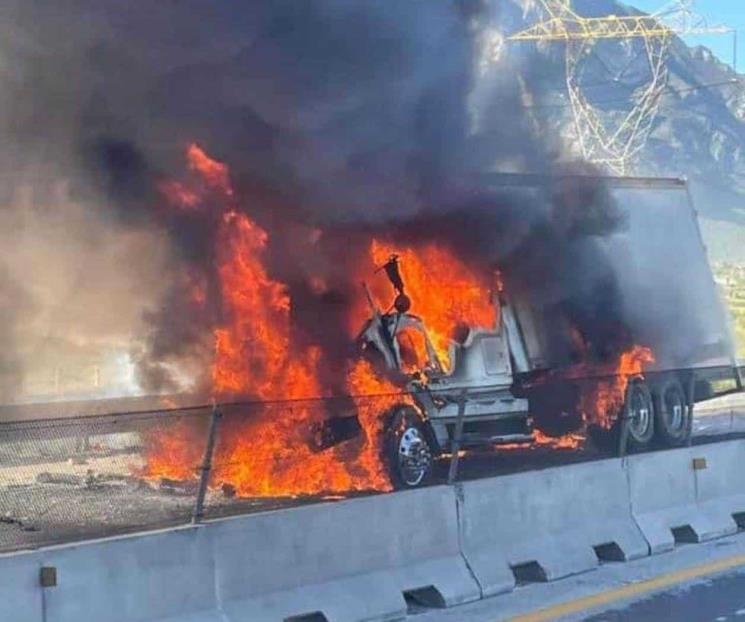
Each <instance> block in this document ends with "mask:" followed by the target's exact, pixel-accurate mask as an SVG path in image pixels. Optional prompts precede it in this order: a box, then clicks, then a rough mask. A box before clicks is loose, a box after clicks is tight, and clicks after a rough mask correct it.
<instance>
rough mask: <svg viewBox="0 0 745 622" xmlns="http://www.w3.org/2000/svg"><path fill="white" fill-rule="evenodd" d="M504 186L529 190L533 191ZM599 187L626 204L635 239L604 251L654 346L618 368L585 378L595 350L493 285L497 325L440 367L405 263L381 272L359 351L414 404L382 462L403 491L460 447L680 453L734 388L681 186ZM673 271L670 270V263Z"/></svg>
mask: <svg viewBox="0 0 745 622" xmlns="http://www.w3.org/2000/svg"><path fill="white" fill-rule="evenodd" d="M499 182H500V183H502V184H504V183H508V184H515V183H519V184H521V185H525V184H526V179H525V178H521V179H519V180H518V179H516V178H510V177H509V176H507V177H505V176H502V177H501V178H500V180H499ZM528 183H529V184H532V185H535V184H536V183H539V180H537V179H535V178H533V179H530V180H529V182H528ZM602 183H604V184H608V185H610V186H611V187H612V191H613V192H615V193H616V194H617V195H625V196H619V197H618V199H619V200H620V202H621V204H622V205H626V206H627V207H626V209H627V225H628V226H627V227H625V228H624V230H623V231H622V232H621V233H619V234H617V235H614V236H609V238H608V239H607V240H604V241H603V248H602V250H603V251H604V252H605V253H606V255H607V256H609V257H611V258H612V262H611V263H612V266H614V267H615V268H614V269H616V270H618V275H617V279H616V282H617V283H620V287H621V288H622V289H623V292H622V295H621V298H622V300H624V304H626V305H628V306H629V309H628V312H626V313H624V316H625V317H626V318H627V322H628V323H629V326H628V328H627V330H628V332H629V333H631V334H632V335H633V336H634V338H635V339H636V340H639V342H640V343H643V344H649V345H639V344H638V343H632V344H631V345H629V346H628V347H627V349H626V350H625V351H623V352H622V353H621V355H620V357H619V358H618V359H617V360H616V359H613V362H612V364H611V365H607V364H606V365H603V364H602V363H601V362H599V361H598V362H595V363H594V364H588V362H587V361H588V356H587V354H588V348H589V347H590V344H588V343H587V342H586V337H585V336H583V335H581V334H579V332H578V330H577V328H576V326H574V325H573V324H572V322H571V318H570V317H569V314H567V313H562V312H561V311H560V310H558V309H556V308H553V309H552V308H551V305H547V304H545V302H544V304H541V301H537V300H535V299H533V300H531V299H530V298H529V297H527V296H526V297H521V294H524V292H520V291H519V290H518V291H516V292H508V291H505V287H504V284H503V282H502V279H501V276H500V274H499V273H496V272H495V273H494V274H493V281H492V283H491V287H490V289H489V291H488V293H487V292H485V295H486V296H488V297H489V304H490V305H491V306H492V308H493V315H492V316H491V317H490V318H489V319H490V323H489V324H488V325H487V324H485V323H484V324H481V325H479V324H471V325H468V324H460V325H458V326H454V327H453V329H454V330H453V332H452V334H451V338H450V339H449V340H448V343H447V351H446V353H445V352H444V348H443V347H442V345H440V347H438V344H436V343H435V341H436V340H435V339H433V336H432V335H431V334H430V332H429V331H428V327H427V323H426V318H422V317H419V316H417V315H416V314H414V313H412V311H411V310H412V306H416V300H415V299H414V300H412V299H411V298H410V297H409V296H408V295H407V291H406V281H405V278H404V274H405V262H404V265H402V259H401V257H400V256H399V255H397V254H395V253H394V254H391V255H390V256H389V257H388V258H387V260H386V261H385V263H384V264H383V265H381V266H380V267H379V268H378V270H377V271H376V272H377V273H384V274H385V275H386V276H387V280H388V281H389V283H390V285H391V286H392V289H393V293H392V297H393V302H392V303H391V304H390V306H388V307H387V308H384V307H381V302H380V301H379V300H377V299H376V298H375V296H374V295H373V293H372V292H371V289H370V287H369V285H368V284H367V283H365V284H364V291H365V295H366V299H367V303H368V306H369V318H368V319H367V320H366V321H365V322H364V325H363V327H362V329H361V331H360V333H359V335H358V338H357V344H358V348H359V351H360V352H361V354H362V356H364V357H365V358H366V359H367V360H368V361H369V362H370V363H371V365H372V367H373V368H374V369H375V370H376V371H377V373H379V374H381V375H382V376H385V377H387V378H388V379H391V380H393V382H395V383H396V384H397V385H398V386H399V387H400V388H401V389H402V390H404V391H405V396H406V397H405V399H401V400H400V401H398V402H397V403H395V404H394V405H392V406H391V408H390V410H389V411H388V413H387V415H386V428H385V430H386V432H385V434H386V438H385V441H384V444H383V447H384V459H385V461H386V464H387V466H388V469H389V473H390V477H391V479H392V481H393V483H394V485H395V486H397V487H402V488H410V487H415V486H419V485H422V484H423V483H425V482H426V481H427V479H428V478H429V476H430V474H431V471H432V465H433V462H434V460H435V459H436V458H437V457H438V456H439V455H441V454H443V453H450V452H453V451H458V449H459V448H460V447H464V448H468V447H478V446H500V445H509V446H514V445H516V444H530V443H533V442H535V440H536V434H538V435H540V436H541V437H542V438H545V437H546V435H549V436H559V435H565V434H569V433H572V432H576V431H578V430H580V429H581V428H582V427H583V426H588V429H589V432H590V434H591V436H592V437H593V439H594V440H595V442H596V444H598V445H599V446H601V447H602V448H603V449H606V450H615V449H617V448H618V446H619V444H620V443H621V442H623V446H624V448H625V447H626V446H628V448H629V449H630V450H643V449H646V448H648V447H650V446H651V445H653V444H656V445H659V446H666V447H677V446H683V445H686V444H688V443H689V441H690V438H691V422H692V417H693V408H694V404H695V402H696V401H699V400H703V399H708V398H710V397H713V396H714V395H715V394H717V393H719V392H721V391H722V390H723V387H724V390H727V389H737V388H739V387H740V383H741V380H740V378H739V376H738V372H737V368H736V366H735V365H736V363H735V359H734V353H733V348H732V341H731V339H730V336H729V330H728V326H727V321H726V318H725V314H724V311H723V308H722V306H721V304H720V300H719V297H718V294H717V291H716V289H715V286H714V282H713V278H712V276H711V273H710V270H709V267H708V263H707V259H706V255H705V249H704V246H703V244H702V240H701V237H700V234H699V230H698V226H697V222H696V216H695V212H694V210H693V208H692V204H691V202H690V197H689V195H688V193H687V189H686V185H685V182H683V181H678V180H649V179H644V180H642V179H637V180H634V179H605V180H603V182H602ZM534 189H535V186H534ZM666 257H667V258H670V257H672V258H673V260H672V261H664V262H663V261H662V258H666ZM402 268H403V269H402ZM442 278H443V279H448V278H450V277H449V275H447V274H443V275H442ZM671 303H672V304H674V307H673V309H671V308H670V304H671ZM487 317H488V316H487ZM666 322H672V323H674V327H670V326H663V325H662V324H664V323H666ZM619 330H622V329H621V327H619ZM443 355H444V356H443ZM443 359H446V360H443ZM573 361H577V362H573ZM621 438H623V441H621ZM624 450H625V449H624Z"/></svg>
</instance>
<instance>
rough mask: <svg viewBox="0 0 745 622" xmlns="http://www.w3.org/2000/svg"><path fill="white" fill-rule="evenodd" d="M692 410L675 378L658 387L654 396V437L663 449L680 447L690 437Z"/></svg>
mask: <svg viewBox="0 0 745 622" xmlns="http://www.w3.org/2000/svg"><path fill="white" fill-rule="evenodd" d="M692 415H693V408H692V407H691V406H689V405H688V400H687V399H686V396H685V391H684V390H683V385H681V384H680V381H679V380H678V379H677V378H670V379H669V380H667V381H666V382H662V383H660V385H659V388H658V390H657V391H656V395H655V435H656V437H657V440H658V441H659V443H660V444H661V445H663V446H665V447H682V446H684V445H687V444H688V441H689V439H690V436H691V426H690V423H691V417H692Z"/></svg>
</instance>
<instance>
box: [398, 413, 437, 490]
mask: <svg viewBox="0 0 745 622" xmlns="http://www.w3.org/2000/svg"><path fill="white" fill-rule="evenodd" d="M431 464H432V452H431V451H430V449H429V444H428V443H427V441H426V440H425V438H424V436H423V435H422V433H421V432H420V431H419V430H418V429H417V428H414V427H410V428H406V429H405V430H404V431H403V434H401V439H400V440H399V442H398V467H399V472H400V473H401V478H402V479H403V481H404V482H405V483H406V485H407V486H417V485H418V484H420V483H421V482H422V480H423V479H424V477H425V476H426V475H427V471H428V470H429V468H430V465H431Z"/></svg>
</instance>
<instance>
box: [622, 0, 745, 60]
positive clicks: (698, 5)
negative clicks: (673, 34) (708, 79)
mask: <svg viewBox="0 0 745 622" xmlns="http://www.w3.org/2000/svg"><path fill="white" fill-rule="evenodd" d="M623 1H624V2H625V4H629V5H631V6H635V7H636V8H638V9H640V10H642V11H647V12H650V13H651V12H654V11H656V10H658V9H660V8H661V7H663V6H665V5H666V4H667V0H623ZM694 9H695V11H696V13H698V14H699V15H703V16H704V17H706V19H707V20H708V22H709V24H710V25H724V26H729V27H731V28H735V29H737V31H738V33H737V34H738V42H737V44H738V54H737V56H738V63H737V68H738V70H739V71H740V72H741V73H742V72H745V47H744V46H745V0H697V1H696V2H694ZM684 39H685V40H686V42H687V43H688V44H689V45H705V46H706V47H708V48H710V49H711V50H712V51H713V52H714V53H715V54H716V55H717V56H718V57H719V58H720V59H721V60H722V61H723V62H725V63H727V64H728V65H731V64H732V57H733V54H732V47H733V43H732V40H733V37H732V35H731V34H727V35H710V36H697V37H684Z"/></svg>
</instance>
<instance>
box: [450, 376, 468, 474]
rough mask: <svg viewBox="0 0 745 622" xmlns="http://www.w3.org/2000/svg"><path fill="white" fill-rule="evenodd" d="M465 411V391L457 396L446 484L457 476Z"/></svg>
mask: <svg viewBox="0 0 745 622" xmlns="http://www.w3.org/2000/svg"><path fill="white" fill-rule="evenodd" d="M465 413H466V391H465V390H464V391H463V392H462V393H461V394H460V396H459V397H458V419H457V420H456V422H455V435H454V438H453V445H452V448H451V454H450V470H449V471H448V484H453V482H455V478H456V477H458V461H459V460H460V443H461V440H462V438H463V417H464V415H465Z"/></svg>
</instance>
